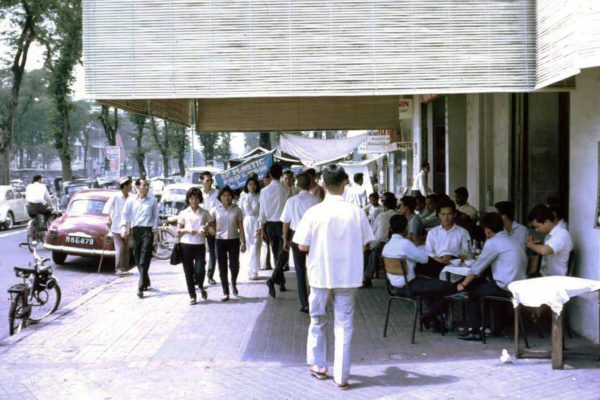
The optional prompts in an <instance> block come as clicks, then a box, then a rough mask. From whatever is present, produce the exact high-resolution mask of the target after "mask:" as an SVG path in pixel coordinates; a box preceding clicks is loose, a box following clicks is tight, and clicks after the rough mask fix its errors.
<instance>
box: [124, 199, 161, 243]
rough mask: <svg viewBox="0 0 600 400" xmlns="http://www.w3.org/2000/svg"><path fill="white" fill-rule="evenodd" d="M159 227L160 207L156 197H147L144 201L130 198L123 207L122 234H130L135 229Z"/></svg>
mask: <svg viewBox="0 0 600 400" xmlns="http://www.w3.org/2000/svg"><path fill="white" fill-rule="evenodd" d="M136 226H139V227H147V228H152V229H156V228H157V227H158V207H157V203H156V197H154V196H150V195H149V194H148V195H146V197H144V198H143V199H141V198H140V197H139V196H129V197H127V201H126V202H125V206H124V207H123V214H122V215H121V234H123V233H126V232H129V230H130V229H131V228H133V227H136Z"/></svg>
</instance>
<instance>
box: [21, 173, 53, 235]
mask: <svg viewBox="0 0 600 400" xmlns="http://www.w3.org/2000/svg"><path fill="white" fill-rule="evenodd" d="M25 202H26V207H27V214H28V215H29V218H31V219H33V218H35V217H36V216H37V215H38V214H41V215H43V216H44V221H45V222H46V223H47V221H48V217H49V216H50V214H52V199H51V198H50V193H48V188H47V187H46V185H44V184H43V183H42V176H41V175H35V176H34V177H33V180H32V182H31V183H30V184H29V185H27V188H25ZM33 225H34V224H33V221H30V222H29V224H28V225H27V235H28V237H30V238H34V234H35V232H34V226H33Z"/></svg>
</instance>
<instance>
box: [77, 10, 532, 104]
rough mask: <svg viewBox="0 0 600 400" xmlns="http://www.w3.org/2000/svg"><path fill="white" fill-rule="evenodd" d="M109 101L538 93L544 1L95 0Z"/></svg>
mask: <svg viewBox="0 0 600 400" xmlns="http://www.w3.org/2000/svg"><path fill="white" fill-rule="evenodd" d="M83 6H84V14H83V15H84V19H83V23H84V36H83V39H84V57H85V68H86V71H85V72H86V73H85V78H86V90H87V92H88V94H89V95H90V96H91V97H93V98H97V99H113V100H127V99H182V98H183V99H189V98H204V99H209V98H248V97H252V98H256V97H299V96H300V97H306V96H317V97H322V96H384V95H399V94H421V93H440V94H443V93H468V92H502V91H528V90H531V89H533V87H534V86H535V83H536V57H535V48H536V47H535V46H536V38H535V33H536V31H535V2H534V1H533V0H493V1H489V0H469V1H465V0H444V1H441V0H439V1H434V0H404V1H400V0H84V2H83Z"/></svg>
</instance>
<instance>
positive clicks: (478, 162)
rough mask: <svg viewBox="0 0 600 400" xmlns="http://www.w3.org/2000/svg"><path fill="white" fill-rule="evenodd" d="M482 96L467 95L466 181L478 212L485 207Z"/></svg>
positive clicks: (471, 200) (472, 202) (471, 201)
mask: <svg viewBox="0 0 600 400" xmlns="http://www.w3.org/2000/svg"><path fill="white" fill-rule="evenodd" d="M483 96H484V95H482V94H467V95H466V101H465V103H466V118H465V122H466V145H465V148H466V152H465V157H466V180H467V189H468V190H469V203H471V204H472V205H473V206H474V207H475V208H477V209H478V210H481V209H482V206H483V205H484V198H485V195H484V187H483V185H482V183H481V182H482V176H483V173H482V167H483V161H482V160H483V158H484V156H483V151H482V150H483V145H482V143H481V142H482V129H483V127H482V120H483V114H484V113H483Z"/></svg>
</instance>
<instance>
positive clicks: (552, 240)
mask: <svg viewBox="0 0 600 400" xmlns="http://www.w3.org/2000/svg"><path fill="white" fill-rule="evenodd" d="M544 246H548V247H550V248H552V251H553V252H554V254H550V255H549V256H544V257H543V258H542V267H541V269H540V273H541V274H542V276H549V275H563V276H564V275H567V268H568V264H569V253H571V250H573V241H572V240H571V235H570V234H569V231H567V230H566V229H564V228H563V227H561V226H560V225H556V226H555V227H554V228H552V230H551V231H550V233H549V234H548V236H546V239H545V240H544Z"/></svg>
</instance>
